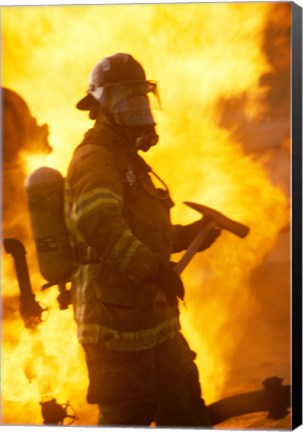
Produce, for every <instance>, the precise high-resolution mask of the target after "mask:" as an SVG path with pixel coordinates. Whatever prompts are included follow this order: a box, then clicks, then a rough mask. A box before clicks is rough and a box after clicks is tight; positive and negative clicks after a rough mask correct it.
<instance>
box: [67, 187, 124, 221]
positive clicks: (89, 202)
mask: <svg viewBox="0 0 303 432" xmlns="http://www.w3.org/2000/svg"><path fill="white" fill-rule="evenodd" d="M105 204H114V205H116V206H119V207H120V206H121V204H122V198H121V197H120V196H119V195H117V194H116V193H114V192H113V191H111V190H110V189H107V188H95V189H92V190H90V191H89V192H86V193H84V194H83V195H81V196H80V197H79V198H78V200H77V202H76V203H75V207H74V215H75V218H76V220H77V221H78V220H79V219H81V218H82V217H83V216H84V215H86V214H87V213H89V212H91V211H92V210H95V209H96V208H98V207H100V206H102V205H105Z"/></svg>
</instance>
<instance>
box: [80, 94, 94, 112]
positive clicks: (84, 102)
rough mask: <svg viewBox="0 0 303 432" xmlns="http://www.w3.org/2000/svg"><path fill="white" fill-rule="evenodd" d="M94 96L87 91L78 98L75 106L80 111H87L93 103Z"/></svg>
mask: <svg viewBox="0 0 303 432" xmlns="http://www.w3.org/2000/svg"><path fill="white" fill-rule="evenodd" d="M94 101H95V99H94V97H93V96H92V95H91V94H90V93H89V94H87V95H86V96H84V98H82V99H80V100H79V102H78V103H77V104H76V107H77V108H78V109H79V110H82V111H89V110H90V109H91V107H92V105H93V103H94Z"/></svg>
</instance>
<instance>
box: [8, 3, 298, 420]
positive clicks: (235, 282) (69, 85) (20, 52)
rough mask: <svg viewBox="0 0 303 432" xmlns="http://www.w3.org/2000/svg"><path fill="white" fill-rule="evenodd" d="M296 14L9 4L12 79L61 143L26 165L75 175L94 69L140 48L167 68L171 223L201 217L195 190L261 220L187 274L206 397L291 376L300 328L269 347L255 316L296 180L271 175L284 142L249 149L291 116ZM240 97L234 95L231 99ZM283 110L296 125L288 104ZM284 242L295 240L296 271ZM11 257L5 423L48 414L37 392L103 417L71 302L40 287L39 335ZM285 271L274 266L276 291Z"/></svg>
mask: <svg viewBox="0 0 303 432" xmlns="http://www.w3.org/2000/svg"><path fill="white" fill-rule="evenodd" d="M289 19H290V18H289V5H285V4H281V5H278V4H277V5H272V4H270V3H243V4H241V3H236V4H228V3H225V4H224V3H219V4H186V5H185V4H173V5H172V4H168V5H165V4H163V5H161V4H159V5H127V6H126V5H115V6H64V7H62V6H52V7H39V6H35V7H9V8H3V19H2V21H3V46H4V70H3V83H4V86H6V87H8V88H11V89H13V90H15V91H17V92H19V93H20V94H21V95H22V96H23V97H24V98H25V100H26V101H27V102H28V103H29V106H30V107H31V110H32V112H33V113H35V115H37V116H38V118H39V121H40V122H46V123H48V125H49V129H50V142H51V145H52V147H53V148H54V151H53V153H52V154H50V155H48V156H30V157H29V156H28V155H25V156H24V161H25V167H26V172H27V173H30V172H32V171H33V170H34V169H35V168H37V167H39V166H42V165H46V166H51V167H54V168H56V169H59V170H60V171H61V172H62V174H65V172H66V168H67V165H68V162H69V159H70V156H71V154H72V151H73V149H74V148H75V146H76V145H77V144H78V143H79V142H80V140H81V137H82V136H83V134H84V132H85V131H86V130H87V128H88V127H91V123H90V121H89V120H88V119H87V118H86V115H85V114H83V113H82V112H78V111H77V110H75V108H74V106H75V103H76V102H77V101H78V99H80V98H81V97H82V96H83V95H84V94H85V91H86V81H85V80H86V77H87V76H88V74H89V71H90V69H91V68H92V66H93V65H94V64H95V63H96V62H97V61H98V60H99V59H100V58H102V57H104V56H106V55H110V54H112V53H114V52H121V51H125V52H130V53H132V54H133V55H134V57H135V58H137V59H138V60H139V61H140V62H141V63H142V64H143V65H144V67H145V68H146V71H147V76H148V78H150V79H155V80H157V81H158V85H159V89H160V96H161V102H162V106H163V111H162V112H157V113H156V120H157V123H158V132H159V135H160V144H159V145H158V146H157V147H156V148H154V149H152V150H150V152H149V153H148V154H147V155H146V158H147V160H148V162H149V163H151V165H152V166H153V167H154V169H155V171H156V172H158V173H159V174H160V175H161V177H163V178H164V179H165V181H166V183H168V185H171V189H172V190H171V192H172V196H173V199H174V201H175V203H176V206H175V207H174V209H173V212H172V217H173V222H175V223H189V222H191V221H192V220H194V219H195V218H198V217H199V215H198V214H195V213H194V212H193V211H192V210H190V209H188V208H186V207H185V206H184V205H182V201H185V200H189V201H195V202H201V203H203V204H205V205H207V206H210V207H214V208H216V209H218V210H219V211H222V212H223V213H225V214H227V215H229V216H230V217H232V218H234V219H237V220H239V221H241V222H243V223H245V224H247V225H248V226H249V227H250V229H251V231H250V234H249V236H248V237H247V238H246V239H244V240H239V239H238V238H236V237H234V236H233V235H232V234H229V233H227V232H224V233H223V234H222V236H221V238H220V239H219V240H218V241H217V242H216V244H214V245H213V246H212V247H211V248H210V249H209V250H207V251H205V252H204V253H203V254H199V255H197V256H196V257H195V258H194V260H193V261H192V263H191V264H190V266H189V267H188V268H187V269H186V271H185V272H184V275H183V276H182V278H183V281H184V283H185V285H186V289H187V294H186V308H184V307H181V319H182V325H183V331H184V333H185V335H186V337H187V338H188V340H189V342H190V345H191V346H192V348H193V349H194V350H195V351H197V353H198V359H197V364H198V366H199V371H200V376H201V382H202V388H203V394H204V398H205V399H206V403H211V402H213V401H215V400H217V399H218V398H220V397H221V396H225V395H227V394H232V393H235V392H237V391H239V389H242V391H245V390H246V389H247V388H252V389H255V388H256V387H259V386H260V385H261V381H262V379H263V378H266V376H264V373H267V372H269V373H273V374H275V373H283V374H284V376H285V378H287V379H289V362H290V359H289V354H288V348H289V345H288V342H289V341H288V340H286V339H285V337H284V339H283V340H282V339H281V341H280V343H281V347H280V350H279V349H278V348H275V349H273V350H272V351H270V350H269V349H268V348H266V347H265V344H266V343H267V342H268V340H269V339H266V336H261V335H260V334H259V335H257V334H256V330H255V329H253V328H252V323H254V324H255V328H256V329H260V325H258V323H257V322H256V321H257V320H258V319H261V313H263V308H264V304H266V302H268V297H267V296H266V294H263V293H260V290H259V289H258V288H257V289H255V287H254V286H253V285H252V279H251V278H252V274H254V272H255V269H257V268H259V267H260V266H261V267H262V265H264V263H265V262H267V261H266V260H268V255H269V254H270V253H271V252H272V251H273V250H275V248H276V245H277V242H278V241H279V238H280V237H279V236H280V232H281V230H282V228H283V227H285V226H287V224H288V223H289V196H288V189H287V186H286V187H285V182H284V183H283V181H282V180H278V181H275V182H274V181H273V179H272V177H271V171H270V170H269V168H268V165H267V162H268V160H270V161H272V162H273V164H274V162H275V155H276V153H274V150H272V152H271V153H270V152H269V150H268V151H267V152H265V153H262V155H263V156H261V157H260V156H259V155H260V154H261V153H260V152H259V153H253V152H252V151H250V152H246V150H245V149H246V148H245V145H248V144H247V143H248V142H250V141H252V142H254V141H255V142H256V143H261V141H262V137H264V136H265V135H264V131H263V129H262V127H263V126H264V125H265V126H266V125H267V126H268V131H269V135H268V136H266V137H267V138H266V140H265V138H264V141H266V145H267V144H270V143H271V132H272V131H273V130H274V129H273V126H272V125H273V124H274V123H272V121H273V120H277V119H278V120H279V117H278V116H279V115H281V113H278V112H277V111H275V110H274V109H273V105H271V101H272V100H274V96H275V97H276V98H277V96H276V94H274V92H275V89H277V88H278V87H277V82H276V77H277V75H278V73H279V72H280V71H281V70H283V71H285V70H288V69H289V62H287V58H289V45H288V44H287V29H288V26H289ZM272 32H274V34H275V35H276V34H277V33H278V35H279V38H278V40H279V42H277V43H276V44H275V46H273V48H272V49H273V52H274V56H269V55H268V53H267V51H266V43H267V44H269V43H270V41H272V40H273V39H272V38H271V35H272ZM275 32H276V33H275ZM273 57H275V58H273ZM282 57H283V58H282ZM277 58H278V59H279V61H276V60H275V59H277ZM264 77H265V78H266V77H267V79H265V78H264ZM268 77H269V78H268ZM271 77H273V78H271ZM285 86H286V87H287V86H288V83H287V82H285ZM283 97H284V96H283ZM286 99H287V94H285V100H286ZM230 101H236V105H235V106H234V108H233V110H232V112H229V111H228V106H229V105H228V103H229V102H230ZM278 102H279V101H278ZM275 103H276V105H275V106H277V100H275ZM279 103H280V102H279ZM281 104H282V102H281ZM279 106H280V105H279ZM281 106H282V105H281ZM271 109H273V111H272V112H273V113H274V114H273V115H275V116H276V117H275V118H274V119H272V118H270V110H271ZM282 114H283V119H284V123H285V124H286V125H289V112H288V111H287V110H286V111H283V113H282ZM243 125H244V126H245V125H246V126H247V127H248V126H249V125H253V128H252V129H249V128H248V129H245V128H244V126H243ZM243 128H244V129H243ZM285 130H287V127H286V129H285ZM285 130H284V131H283V133H284V135H283V136H282V135H281V136H278V139H277V142H275V143H274V144H273V146H277V148H279V151H280V149H281V148H282V146H284V145H285V142H286V140H287V139H288V138H289V135H287V132H285ZM262 131H263V132H262ZM278 132H279V131H278ZM262 134H263V135H262ZM262 142H263V141H262ZM260 145H261V144H260ZM262 145H263V144H262ZM264 145H265V144H264ZM268 148H269V146H268ZM284 149H285V147H284ZM281 151H282V150H281ZM284 161H285V159H284ZM287 169H288V170H289V167H288V168H287ZM287 169H286V171H287ZM25 213H26V209H24V214H25ZM27 247H28V250H29V257H30V268H31V270H32V272H31V275H32V280H33V281H34V283H35V285H34V284H33V286H35V287H39V286H41V285H42V283H43V281H42V279H41V276H39V275H38V271H37V264H36V261H35V260H36V259H35V253H34V251H33V248H32V245H31V241H30V240H29V241H28V244H27ZM287 251H288V250H287V247H284V249H283V251H282V252H283V253H282V254H284V255H283V260H284V261H283V265H285V272H286V273H287V268H288V266H289V256H288V257H286V258H285V255H287V253H288V252H287ZM174 258H175V260H178V259H179V258H180V255H177V256H176V257H174ZM3 259H4V258H3ZM5 266H6V270H5V273H4V288H3V294H4V298H5V297H9V298H12V299H13V302H12V304H13V308H11V310H9V311H8V312H7V316H6V315H5V316H4V322H3V329H4V331H3V353H4V356H3V365H4V366H3V369H2V375H3V378H4V382H3V394H2V398H3V419H2V421H3V423H7V424H10V423H14V424H16V423H23V424H27V423H30V424H39V423H41V414H40V411H39V406H38V402H39V401H40V400H41V398H42V399H43V398H47V397H48V396H49V395H55V397H58V398H59V399H60V401H62V402H65V401H66V400H67V399H69V400H71V403H72V404H73V405H74V407H75V408H76V411H77V414H78V416H79V421H78V424H83V425H90V424H94V423H95V418H96V417H95V407H91V406H88V405H87V404H86V403H85V392H86V385H87V373H86V367H85V364H84V360H83V353H82V351H81V349H80V347H79V346H78V344H77V341H76V329H75V324H74V322H73V317H72V312H71V310H68V311H64V312H62V311H58V306H57V303H56V298H55V297H56V293H55V289H51V290H49V291H48V292H47V291H46V292H43V293H41V292H38V291H37V290H36V293H37V297H39V299H41V301H43V303H46V304H50V305H52V310H51V313H50V317H49V320H48V321H47V322H46V323H45V324H44V325H42V326H41V327H40V328H39V330H37V331H36V332H34V333H32V334H29V333H28V332H27V331H25V330H23V329H22V323H20V318H19V316H18V314H17V312H16V311H17V309H18V302H17V295H18V288H17V286H16V282H15V281H14V272H13V269H12V266H11V264H10V263H9V258H7V257H5ZM283 268H284V267H283ZM283 280H284V279H283ZM273 281H274V282H273ZM275 282H276V279H275V278H273V279H271V281H270V283H271V285H270V286H268V287H267V289H268V292H269V294H268V296H269V295H271V294H272V293H273V292H274V289H273V286H274V284H275ZM260 285H261V286H263V285H262V283H261V284H260ZM281 290H283V299H286V302H285V304H284V305H283V307H282V306H281V305H280V304H277V300H275V302H276V303H275V302H273V303H275V306H274V309H273V311H271V313H272V315H271V316H272V317H273V320H275V319H276V318H277V316H279V317H280V318H281V313H282V312H283V314H284V315H283V317H282V318H283V320H282V318H281V319H280V318H279V320H278V321H277V325H276V327H275V323H276V321H273V322H272V323H270V324H268V323H266V321H262V322H263V324H264V328H265V332H266V331H268V332H269V334H270V335H273V334H274V335H276V334H277V331H282V333H283V335H285V334H286V333H287V332H288V330H289V328H288V321H287V317H288V310H287V300H288V297H287V295H288V294H287V293H288V292H289V283H288V282H287V284H286V285H284V286H283V287H281ZM280 294H281V292H280ZM275 311H276V315H275V314H274V312H275ZM281 311H282V312H281ZM262 320H263V318H262ZM16 323H17V324H16ZM258 336H259V342H260V343H259V344H258V343H257V347H256V346H254V344H256V342H258ZM269 337H270V336H269ZM239 347H240V348H239ZM246 353H247V355H246ZM279 355H280V356H281V355H282V356H283V359H282V360H281V358H279ZM266 356H269V361H270V362H271V366H272V367H273V368H276V369H275V370H273V372H270V371H268V370H267V369H266V367H265V366H262V364H263V363H264V362H266V359H267V357H266ZM252 357H253V360H252ZM237 358H238V360H235V359H237ZM234 362H236V363H238V364H237V365H236V366H237V367H238V369H237V367H235V364H234ZM277 362H279V364H280V366H279V365H277ZM281 364H282V366H281ZM237 374H238V375H237ZM237 376H238V377H239V379H237ZM240 379H242V387H241V382H239V380H240ZM37 385H38V387H39V385H40V388H37ZM24 407H26V408H27V409H26V410H25V409H24ZM92 413H93V415H92ZM263 420H264V422H265V419H263ZM264 424H265V423H264ZM237 426H238V427H241V425H240V426H239V423H237ZM267 427H271V425H270V424H267ZM273 427H277V426H276V425H275V426H273Z"/></svg>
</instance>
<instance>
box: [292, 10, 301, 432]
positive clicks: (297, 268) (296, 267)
mask: <svg viewBox="0 0 303 432" xmlns="http://www.w3.org/2000/svg"><path fill="white" fill-rule="evenodd" d="M291 12H292V13H291V19H292V26H291V37H292V45H291V49H292V65H291V66H292V72H291V77H292V89H291V90H292V104H291V109H292V395H291V396H292V427H293V428H297V427H299V426H300V425H302V51H303V49H302V17H303V14H302V8H301V7H300V6H298V5H297V4H295V3H292V10H291Z"/></svg>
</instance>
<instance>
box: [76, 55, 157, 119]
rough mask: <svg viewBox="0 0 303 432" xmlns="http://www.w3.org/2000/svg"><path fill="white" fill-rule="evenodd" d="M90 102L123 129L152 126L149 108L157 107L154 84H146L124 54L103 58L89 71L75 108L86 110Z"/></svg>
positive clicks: (135, 64)
mask: <svg viewBox="0 0 303 432" xmlns="http://www.w3.org/2000/svg"><path fill="white" fill-rule="evenodd" d="M152 96H154V100H153V101H152ZM94 101H97V102H99V104H100V105H101V106H102V107H103V108H105V109H106V110H107V111H108V112H109V113H110V114H111V115H113V117H114V119H115V121H116V122H117V123H119V124H121V125H124V126H137V125H154V124H155V122H154V119H153V116H152V113H151V107H154V106H156V107H159V105H160V103H159V96H158V92H157V84H156V82H155V81H150V80H146V76H145V71H144V69H143V67H142V66H141V64H140V63H139V62H138V61H137V60H135V59H134V58H133V57H132V56H131V55H130V54H125V53H118V54H114V55H112V56H109V57H105V58H104V59H102V60H100V61H99V62H98V63H97V64H96V65H95V66H94V68H93V69H92V71H91V73H90V76H89V85H88V90H87V95H86V96H85V97H84V98H82V99H81V100H80V101H79V102H78V103H77V105H76V106H77V108H78V109H80V110H90V109H91V108H92V106H93V104H94ZM154 102H156V105H154Z"/></svg>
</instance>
